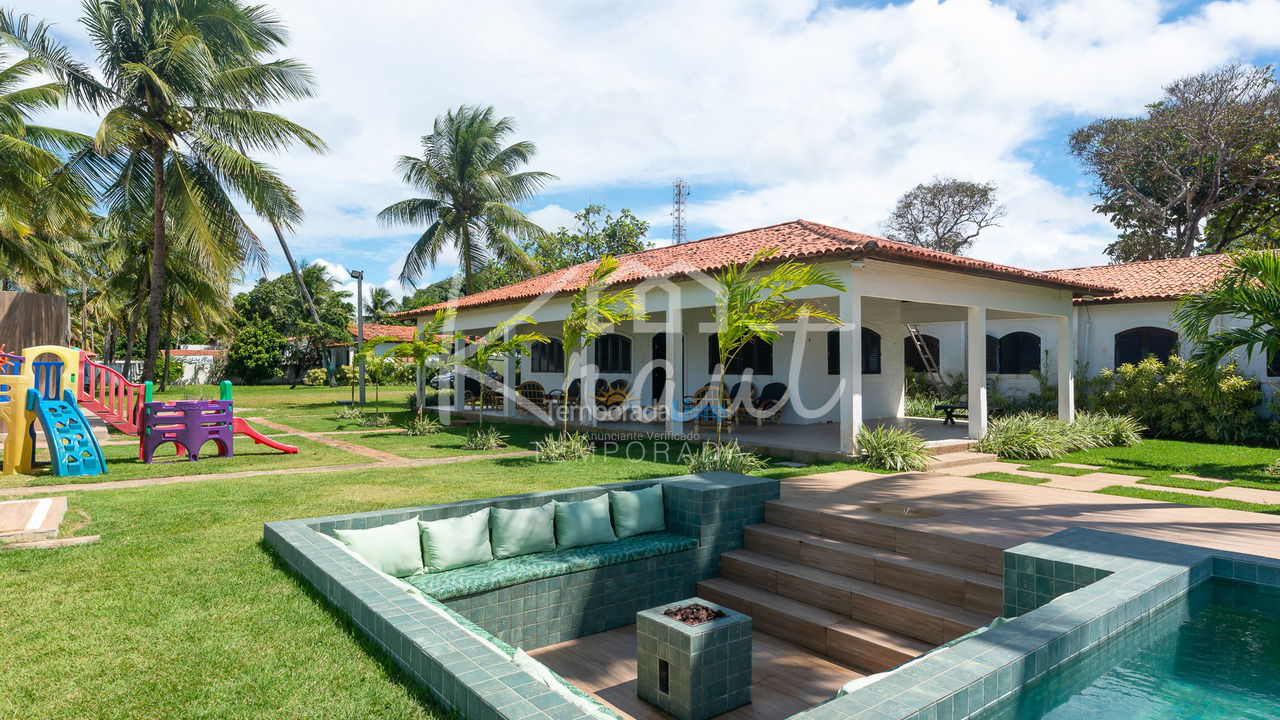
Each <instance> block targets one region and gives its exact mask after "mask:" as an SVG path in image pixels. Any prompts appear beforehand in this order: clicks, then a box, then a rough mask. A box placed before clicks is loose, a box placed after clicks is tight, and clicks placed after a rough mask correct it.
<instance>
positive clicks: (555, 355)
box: [529, 338, 564, 374]
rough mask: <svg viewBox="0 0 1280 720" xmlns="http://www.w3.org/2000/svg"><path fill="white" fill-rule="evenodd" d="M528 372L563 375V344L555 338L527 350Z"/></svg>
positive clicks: (534, 344) (535, 344)
mask: <svg viewBox="0 0 1280 720" xmlns="http://www.w3.org/2000/svg"><path fill="white" fill-rule="evenodd" d="M529 372H536V373H560V374H564V344H563V343H561V342H560V341H559V340H558V339H556V338H548V339H547V342H544V343H533V345H532V346H530V348H529Z"/></svg>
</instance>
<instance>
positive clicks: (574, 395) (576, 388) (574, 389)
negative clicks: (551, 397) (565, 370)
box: [564, 378, 582, 405]
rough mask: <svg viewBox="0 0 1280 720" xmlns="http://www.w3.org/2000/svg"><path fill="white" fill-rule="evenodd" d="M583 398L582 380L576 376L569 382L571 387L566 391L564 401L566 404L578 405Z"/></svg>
mask: <svg viewBox="0 0 1280 720" xmlns="http://www.w3.org/2000/svg"><path fill="white" fill-rule="evenodd" d="M581 399H582V380H580V379H578V378H574V379H573V381H572V382H570V383H569V389H568V390H565V391H564V402H565V404H566V405H577V404H578V401H579V400H581Z"/></svg>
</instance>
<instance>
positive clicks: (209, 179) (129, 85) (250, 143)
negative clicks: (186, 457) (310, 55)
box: [0, 0, 324, 380]
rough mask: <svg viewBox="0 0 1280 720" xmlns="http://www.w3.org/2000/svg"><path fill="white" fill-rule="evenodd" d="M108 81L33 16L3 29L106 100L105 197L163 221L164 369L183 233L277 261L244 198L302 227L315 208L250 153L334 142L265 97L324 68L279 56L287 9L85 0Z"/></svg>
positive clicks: (85, 95)
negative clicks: (240, 204)
mask: <svg viewBox="0 0 1280 720" xmlns="http://www.w3.org/2000/svg"><path fill="white" fill-rule="evenodd" d="M81 22H82V23H83V24H84V26H85V28H86V29H87V30H88V33H89V37H90V40H91V42H92V43H93V45H94V47H95V48H96V49H97V53H98V70H99V73H100V76H101V78H102V79H101V80H99V79H98V76H95V74H94V73H93V72H92V71H90V69H89V68H88V67H87V66H85V65H83V64H81V63H80V62H79V61H77V60H75V59H74V58H73V57H72V56H71V54H70V53H69V52H68V51H67V49H66V48H65V47H63V46H62V45H61V44H59V43H58V42H57V41H55V40H53V39H52V38H51V37H50V36H49V33H48V26H47V25H46V24H45V23H43V22H39V23H35V24H34V25H33V24H32V20H31V18H30V16H27V15H22V16H17V15H15V14H14V13H12V12H10V11H6V12H3V13H0V37H3V38H4V39H6V40H8V41H10V42H13V43H15V44H17V45H19V46H20V47H22V48H23V49H25V50H26V51H27V52H28V53H30V54H31V57H32V58H34V59H35V60H37V61H39V62H40V63H41V66H42V68H43V69H44V70H46V71H47V72H49V73H50V74H52V75H53V76H54V78H55V79H57V80H58V81H59V82H61V83H62V84H63V85H64V86H65V87H66V89H67V93H68V95H69V97H71V98H72V99H73V100H75V101H76V102H77V103H78V104H80V105H81V106H82V107H84V108H86V109H91V110H105V111H106V113H105V115H104V117H103V119H102V122H101V124H100V126H99V127H98V131H97V134H96V136H95V137H94V145H95V147H96V149H97V151H98V153H100V154H101V155H103V156H106V157H109V158H110V159H111V160H112V163H113V167H112V170H113V172H112V174H111V176H110V177H109V178H105V185H106V188H105V193H104V197H103V204H104V205H105V206H106V208H107V210H108V217H109V218H110V219H111V220H112V221H115V222H133V221H134V219H135V218H138V217H150V218H151V240H152V248H151V267H150V277H149V284H148V293H149V295H148V303H147V314H146V323H147V348H146V354H145V356H144V362H143V378H144V379H147V380H151V379H154V377H155V366H156V356H157V355H158V353H159V348H160V337H161V334H162V331H163V303H164V299H165V297H166V294H165V280H166V266H167V262H166V258H167V256H168V254H169V241H170V236H171V235H172V236H174V238H175V239H176V240H179V241H191V242H194V243H196V245H197V247H198V248H199V249H200V252H199V253H198V255H204V254H206V253H212V252H218V253H221V254H223V255H224V256H229V255H232V254H233V252H238V253H239V254H241V255H242V256H243V257H244V259H245V260H247V261H248V262H250V263H252V264H254V265H257V266H258V267H259V268H261V267H263V266H264V265H265V260H266V252H265V250H264V249H263V247H262V244H261V242H260V241H259V239H258V237H257V235H255V234H254V232H253V231H252V230H251V229H250V228H249V226H248V225H247V224H246V223H245V221H244V219H243V218H242V217H241V216H240V213H239V211H238V210H237V208H236V207H235V204H234V202H233V198H232V195H236V196H239V197H240V198H241V199H242V200H244V202H245V203H246V204H247V205H248V206H249V207H250V208H251V209H252V210H253V211H254V213H256V214H257V215H259V216H260V217H263V218H266V219H268V220H269V221H271V222H273V223H278V224H280V225H283V226H285V227H291V226H292V225H293V224H295V223H297V222H298V221H299V220H300V219H301V217H302V209H301V208H300V207H299V205H298V202H297V199H296V197H295V196H294V192H293V190H292V189H291V188H290V187H289V186H288V185H287V184H285V182H284V181H283V180H282V179H281V178H280V177H279V175H277V174H276V172H275V171H274V170H273V169H271V168H270V167H269V166H267V165H265V164H264V163H262V162H260V161H257V160H254V159H253V158H251V157H249V156H248V155H246V154H245V153H244V152H242V151H241V148H249V149H251V150H257V151H267V152H270V151H279V150H284V149H287V148H289V147H291V146H292V145H294V144H295V143H300V144H302V145H303V146H305V147H307V148H309V149H311V150H314V151H317V152H320V151H323V150H324V143H323V141H321V140H320V138H319V137H318V136H316V135H315V134H314V133H312V132H311V131H309V130H307V129H306V128H303V127H302V126H300V125H297V124H295V123H292V122H290V121H288V120H286V119H284V118H283V117H281V116H279V115H276V114H274V113H270V112H266V111H264V110H261V109H259V108H260V107H261V106H263V105H266V104H270V103H275V102H281V101H284V100H289V99H296V98H305V97H309V96H310V95H311V94H312V79H311V74H310V71H309V70H308V69H307V68H306V67H305V66H304V65H302V64H301V63H299V62H297V61H295V60H289V59H266V58H267V57H268V56H269V55H271V54H272V53H273V52H274V51H276V50H277V49H279V48H280V47H281V46H283V45H284V43H285V31H284V28H283V26H282V24H281V22H280V19H279V18H278V17H277V15H276V14H275V13H274V12H272V11H271V10H268V9H266V8H265V7H263V6H253V5H248V4H246V3H245V2H244V1H243V0H85V4H84V17H83V18H82V19H81Z"/></svg>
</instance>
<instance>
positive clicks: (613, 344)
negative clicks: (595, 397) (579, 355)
mask: <svg viewBox="0 0 1280 720" xmlns="http://www.w3.org/2000/svg"><path fill="white" fill-rule="evenodd" d="M595 346H596V350H595V352H596V366H597V367H598V368H599V369H600V372H602V373H629V372H631V339H630V338H627V337H624V336H622V335H602V336H601V337H599V338H596V342H595Z"/></svg>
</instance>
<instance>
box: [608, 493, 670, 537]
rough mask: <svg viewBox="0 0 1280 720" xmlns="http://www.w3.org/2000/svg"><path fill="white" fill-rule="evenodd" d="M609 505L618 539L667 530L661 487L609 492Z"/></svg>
mask: <svg viewBox="0 0 1280 720" xmlns="http://www.w3.org/2000/svg"><path fill="white" fill-rule="evenodd" d="M609 504H610V505H611V506H613V527H614V529H615V530H617V531H618V537H620V538H625V537H631V536H632V535H643V534H644V533H651V532H659V531H662V530H666V529H667V518H666V513H665V512H663V510H662V485H654V486H652V487H647V488H645V489H643V490H610V491H609Z"/></svg>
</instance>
